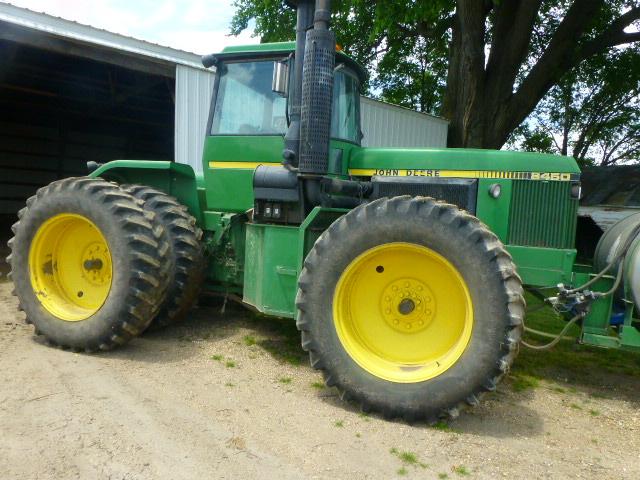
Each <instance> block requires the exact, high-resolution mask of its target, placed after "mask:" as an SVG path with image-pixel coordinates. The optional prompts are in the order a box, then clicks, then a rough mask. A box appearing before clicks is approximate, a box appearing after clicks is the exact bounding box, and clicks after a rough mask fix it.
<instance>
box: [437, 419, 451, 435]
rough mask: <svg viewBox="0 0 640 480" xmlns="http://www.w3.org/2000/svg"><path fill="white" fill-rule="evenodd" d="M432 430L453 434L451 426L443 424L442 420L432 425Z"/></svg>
mask: <svg viewBox="0 0 640 480" xmlns="http://www.w3.org/2000/svg"><path fill="white" fill-rule="evenodd" d="M432 427H433V428H435V429H436V430H440V431H441V432H453V431H454V430H453V428H451V426H450V425H449V424H448V423H447V422H443V421H442V420H440V421H438V422H436V423H434V424H433V425H432Z"/></svg>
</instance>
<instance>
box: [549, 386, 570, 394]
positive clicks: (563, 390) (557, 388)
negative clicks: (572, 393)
mask: <svg viewBox="0 0 640 480" xmlns="http://www.w3.org/2000/svg"><path fill="white" fill-rule="evenodd" d="M549 388H550V389H551V390H553V391H554V392H558V393H567V390H566V389H564V388H562V387H558V386H557V385H551V386H550V387H549Z"/></svg>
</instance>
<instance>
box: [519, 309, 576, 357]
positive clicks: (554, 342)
mask: <svg viewBox="0 0 640 480" xmlns="http://www.w3.org/2000/svg"><path fill="white" fill-rule="evenodd" d="M583 317H584V314H582V313H579V314H578V315H576V316H575V317H573V318H572V319H571V320H569V322H567V324H566V325H565V327H564V328H563V329H562V331H561V332H560V333H559V334H558V335H556V336H555V338H554V339H553V340H552V341H551V342H549V343H547V344H544V345H533V344H531V343H527V342H525V341H524V340H520V343H522V345H524V346H525V347H527V348H530V349H531V350H539V351H540V350H549V349H550V348H553V347H555V346H556V345H557V344H558V342H560V340H562V339H563V338H567V337H565V336H564V334H565V333H567V332H568V331H569V329H570V328H571V326H572V325H574V324H575V323H576V322H577V321H578V320H580V319H581V318H583ZM525 330H528V331H531V332H532V333H542V332H537V331H534V330H530V329H527V328H526V327H525ZM547 335H550V334H545V335H544V336H547Z"/></svg>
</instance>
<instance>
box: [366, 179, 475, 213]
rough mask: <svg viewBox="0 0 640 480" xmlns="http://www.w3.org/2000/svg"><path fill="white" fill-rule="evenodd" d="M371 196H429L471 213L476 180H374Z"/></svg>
mask: <svg viewBox="0 0 640 480" xmlns="http://www.w3.org/2000/svg"><path fill="white" fill-rule="evenodd" d="M373 188H374V190H373V194H372V197H373V198H382V197H395V196H398V195H411V196H423V197H431V198H435V199H436V200H442V201H444V202H447V203H452V204H454V205H457V206H458V207H459V208H462V209H463V210H466V211H468V212H469V213H471V214H472V215H475V213H476V199H477V196H478V181H477V180H474V179H446V180H445V179H429V180H427V179H419V180H417V179H408V178H407V179H403V180H398V181H394V182H385V181H374V182H373Z"/></svg>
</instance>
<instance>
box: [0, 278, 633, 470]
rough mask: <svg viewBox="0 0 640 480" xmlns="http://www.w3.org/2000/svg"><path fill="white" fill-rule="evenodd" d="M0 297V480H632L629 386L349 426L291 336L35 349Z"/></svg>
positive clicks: (255, 320)
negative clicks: (432, 420)
mask: <svg viewBox="0 0 640 480" xmlns="http://www.w3.org/2000/svg"><path fill="white" fill-rule="evenodd" d="M11 288H12V286H11V284H10V283H6V282H5V283H0V385H2V387H1V390H0V431H1V434H0V472H1V473H0V477H1V478H3V479H75V478H81V479H159V478H162V479H200V478H229V479H251V478H277V479H287V478H330V479H365V478H367V479H378V478H379V479H389V478H408V479H409V478H416V479H444V478H450V479H456V478H479V479H483V478H487V479H488V478H492V479H493V478H510V479H519V478H527V479H531V478H554V479H555V478H594V479H595V478H597V479H638V478H640V410H639V409H638V407H639V403H640V398H639V397H638V395H637V392H638V391H640V389H639V387H640V379H638V378H637V377H625V378H624V379H623V380H618V379H616V378H613V377H611V378H604V379H603V380H602V381H598V382H596V383H595V386H593V385H591V386H589V387H586V386H581V385H577V386H575V387H567V385H566V384H563V383H562V381H561V379H560V380H558V381H556V380H545V381H544V382H542V383H541V384H540V385H539V386H537V388H528V389H525V390H524V391H516V390H518V389H516V388H514V385H513V383H514V381H513V380H507V381H506V382H503V384H502V385H501V386H500V388H499V390H498V392H497V393H495V394H492V395H490V396H489V397H487V398H486V400H485V401H484V402H483V404H482V405H481V406H480V407H478V408H476V409H474V410H472V411H470V412H467V413H463V414H462V415H461V417H460V418H459V419H458V420H456V421H453V422H451V423H450V424H449V425H444V424H443V425H437V426H435V427H429V426H426V425H413V426H410V425H406V424H403V423H400V422H390V421H385V420H383V419H381V418H377V417H375V416H365V415H363V414H360V413H359V412H358V410H357V408H356V407H354V406H353V405H349V404H345V403H343V402H341V401H340V400H339V398H338V397H337V394H336V392H335V391H334V390H332V389H326V388H322V387H321V386H320V385H319V384H318V382H320V381H321V378H320V375H319V374H318V373H317V372H315V371H313V370H312V369H311V368H310V367H309V366H308V364H307V363H306V360H304V356H303V352H302V351H301V350H300V349H299V347H297V346H296V332H295V327H294V326H293V325H292V324H291V323H283V322H280V321H277V320H270V319H266V318H259V317H257V316H255V315H253V314H251V313H249V312H246V311H245V310H242V309H240V308H239V307H232V306H228V307H227V309H226V313H224V314H223V313H221V312H220V310H221V307H220V306H219V305H218V306H213V307H200V308H198V309H196V310H194V312H193V314H192V316H191V318H190V319H189V320H188V321H187V322H185V323H184V324H181V325H179V326H175V327H172V328H168V329H166V330H163V331H159V332H150V333H146V334H145V335H144V336H142V337H140V338H138V339H135V340H134V341H132V342H131V343H130V344H129V345H127V346H126V347H124V348H121V349H120V350H117V351H114V352H109V353H103V354H96V355H86V354H74V353H71V352H65V351H61V350H58V349H54V348H50V347H48V346H46V345H44V344H43V343H42V342H41V341H40V340H39V339H38V338H36V337H34V336H33V329H32V327H31V326H27V325H25V324H24V323H23V314H22V313H19V312H17V311H16V300H15V298H14V297H12V296H11V295H10V291H11Z"/></svg>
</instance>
